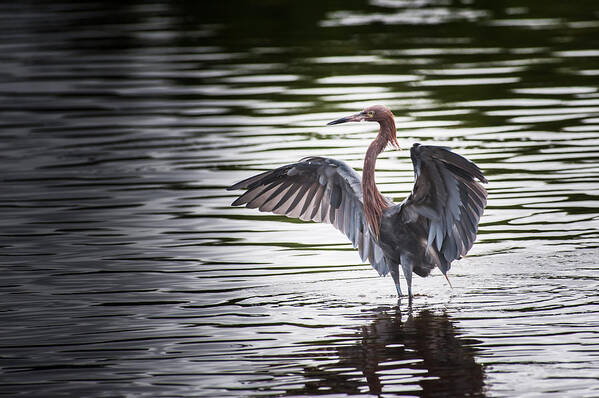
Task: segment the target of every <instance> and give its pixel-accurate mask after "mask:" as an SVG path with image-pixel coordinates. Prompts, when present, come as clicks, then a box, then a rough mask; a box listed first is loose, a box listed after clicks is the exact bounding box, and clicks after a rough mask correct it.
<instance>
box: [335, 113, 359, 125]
mask: <svg viewBox="0 0 599 398" xmlns="http://www.w3.org/2000/svg"><path fill="white" fill-rule="evenodd" d="M364 119H366V114H365V113H363V112H360V113H356V114H355V115H351V116H346V117H342V118H341V119H337V120H333V121H332V122H328V123H327V126H330V125H332V124H339V123H347V122H361V121H362V120H364Z"/></svg>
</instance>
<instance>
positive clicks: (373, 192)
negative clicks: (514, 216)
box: [229, 105, 487, 302]
mask: <svg viewBox="0 0 599 398" xmlns="http://www.w3.org/2000/svg"><path fill="white" fill-rule="evenodd" d="M361 120H367V121H377V122H379V124H380V131H379V134H378V135H377V137H376V138H375V139H374V141H373V142H372V143H371V144H370V146H369V147H368V150H367V152H366V156H365V158H364V168H363V174H362V178H360V176H359V174H358V173H356V171H355V170H354V169H352V168H351V167H350V166H348V165H347V164H345V163H344V162H342V161H339V160H335V159H330V158H324V157H309V158H304V159H302V160H300V161H299V162H297V163H292V164H288V165H285V166H282V167H279V168H278V169H275V170H270V171H267V172H264V173H262V174H259V175H256V176H253V177H250V178H248V179H246V180H243V181H241V182H239V183H237V184H235V185H233V186H231V187H230V188H229V189H240V188H247V191H246V192H245V193H244V194H243V195H241V196H240V197H239V198H237V200H235V201H234V202H233V205H242V204H245V205H246V206H247V207H250V208H258V209H259V210H260V211H269V212H274V213H276V214H285V215H287V216H289V217H294V218H300V219H302V220H312V221H317V222H327V223H331V224H333V225H334V226H335V227H336V228H337V229H339V230H340V231H342V232H343V233H345V235H346V236H347V237H348V238H349V239H350V240H351V242H352V244H353V245H354V247H357V248H358V250H359V252H360V256H361V258H362V260H363V261H366V260H368V261H369V262H370V264H371V265H372V266H373V268H374V269H376V270H377V271H378V273H379V274H380V275H386V274H388V273H390V274H391V276H392V277H393V280H394V282H395V285H396V288H397V292H398V294H399V295H401V289H400V284H399V265H401V267H402V270H403V274H404V276H405V278H406V281H407V284H408V297H409V299H410V302H411V299H412V272H415V273H416V274H418V275H420V276H423V277H424V276H428V275H429V273H430V272H431V270H432V269H433V268H434V267H438V268H439V269H440V270H441V272H442V273H443V274H444V275H445V276H447V271H448V270H449V268H450V266H451V262H452V261H453V260H455V259H459V258H461V257H462V256H464V255H465V254H466V253H467V252H468V250H470V248H471V247H472V244H473V243H474V240H475V238H476V232H477V228H478V221H479V219H480V217H481V215H482V213H483V210H484V207H485V205H486V201H487V193H486V191H485V189H484V188H483V187H482V185H481V184H480V183H479V182H477V181H476V180H475V178H476V179H478V180H479V181H481V182H486V179H485V178H484V176H483V175H482V172H481V171H480V169H479V168H478V167H477V166H476V165H475V164H474V163H472V162H471V161H469V160H467V159H465V158H463V157H462V156H460V155H457V154H455V153H453V152H452V151H450V150H449V149H447V148H444V147H439V146H430V145H420V144H414V146H413V147H412V148H411V150H410V156H411V158H412V163H413V164H414V174H415V180H416V181H415V183H414V189H413V190H412V193H411V194H410V195H409V196H408V197H407V198H405V199H404V200H403V201H402V202H401V203H398V204H394V203H393V201H392V200H391V199H390V198H387V197H384V196H383V195H382V194H381V193H380V192H379V190H378V189H377V187H376V184H375V181H374V170H375V165H376V158H377V156H378V154H379V153H381V152H382V151H383V150H384V149H385V147H386V146H387V145H388V144H389V143H391V144H392V145H394V146H396V147H398V148H399V145H398V143H397V138H396V129H395V122H394V118H393V114H392V113H391V111H389V110H388V109H387V108H386V107H384V106H381V105H375V106H372V107H369V108H366V109H365V110H364V111H362V112H360V113H357V114H355V115H352V116H348V117H345V118H341V119H338V120H335V121H333V122H331V123H329V124H338V123H344V122H350V121H361Z"/></svg>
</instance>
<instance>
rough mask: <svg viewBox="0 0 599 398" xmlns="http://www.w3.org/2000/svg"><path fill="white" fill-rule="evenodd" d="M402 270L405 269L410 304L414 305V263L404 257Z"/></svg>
mask: <svg viewBox="0 0 599 398" xmlns="http://www.w3.org/2000/svg"><path fill="white" fill-rule="evenodd" d="M401 268H403V276H404V277H405V278H406V282H407V283H408V303H410V304H412V262H410V261H409V260H408V259H407V258H403V256H402V259H401Z"/></svg>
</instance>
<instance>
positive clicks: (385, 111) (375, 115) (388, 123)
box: [327, 105, 399, 149]
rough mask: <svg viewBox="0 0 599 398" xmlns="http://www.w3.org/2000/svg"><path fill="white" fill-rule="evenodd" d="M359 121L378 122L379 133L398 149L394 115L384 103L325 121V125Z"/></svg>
mask: <svg viewBox="0 0 599 398" xmlns="http://www.w3.org/2000/svg"><path fill="white" fill-rule="evenodd" d="M361 121H367V122H378V123H379V125H380V127H381V128H380V131H379V135H383V137H384V138H386V139H387V141H388V142H389V143H390V144H391V145H393V146H394V147H395V148H397V149H399V143H398V142H397V130H396V128H395V117H394V116H393V113H391V111H390V110H389V108H387V107H386V106H384V105H373V106H369V107H368V108H365V109H364V110H363V111H361V112H358V113H355V114H353V115H349V116H345V117H342V118H341V119H337V120H333V121H332V122H329V123H327V125H332V124H340V123H347V122H361Z"/></svg>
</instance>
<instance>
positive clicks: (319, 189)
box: [228, 157, 390, 275]
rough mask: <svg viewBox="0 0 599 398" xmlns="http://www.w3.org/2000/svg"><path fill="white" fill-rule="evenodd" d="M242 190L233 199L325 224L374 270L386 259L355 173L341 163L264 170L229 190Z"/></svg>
mask: <svg viewBox="0 0 599 398" xmlns="http://www.w3.org/2000/svg"><path fill="white" fill-rule="evenodd" d="M228 189H229V190H233V189H247V191H246V192H245V193H243V194H242V195H241V196H240V197H239V198H237V199H236V200H235V201H234V202H233V205H234V206H239V205H246V206H247V207H250V208H258V209H259V210H260V211H268V212H274V213H276V214H284V215H286V216H288V217H293V218H300V219H301V220H304V221H308V220H312V221H316V222H324V223H330V224H332V225H333V226H334V227H335V228H337V229H338V230H340V231H341V232H343V233H344V234H345V235H346V236H347V237H348V239H349V240H350V241H351V242H352V245H353V246H354V247H356V248H358V252H359V253H360V258H361V259H362V261H369V262H370V264H371V265H372V267H373V268H374V269H376V270H377V271H378V272H379V274H381V275H386V274H387V273H388V272H389V266H390V262H389V260H388V259H387V258H386V256H385V254H384V252H383V250H382V249H381V247H380V246H379V244H378V242H377V239H376V238H375V237H374V236H372V234H371V233H370V230H369V228H368V227H367V224H366V222H365V218H364V217H365V216H364V205H363V202H362V184H361V180H360V176H359V175H358V174H357V173H356V172H355V171H354V170H353V169H352V168H351V167H349V166H348V165H347V164H345V163H344V162H341V161H338V160H335V159H330V158H322V157H310V158H305V159H302V160H300V161H299V162H297V163H292V164H288V165H285V166H282V167H279V168H278V169H275V170H270V171H266V172H264V173H261V174H258V175H255V176H253V177H250V178H248V179H245V180H243V181H240V182H238V183H237V184H234V185H232V186H231V187H229V188H228Z"/></svg>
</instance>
